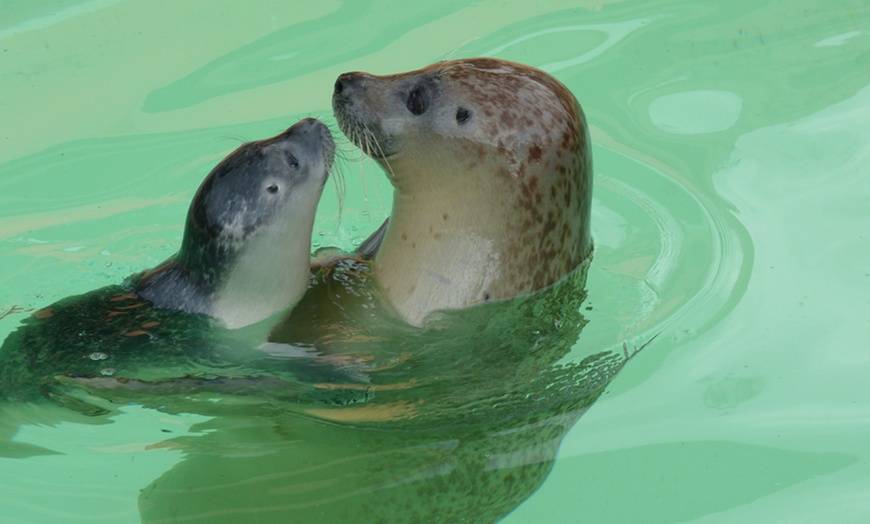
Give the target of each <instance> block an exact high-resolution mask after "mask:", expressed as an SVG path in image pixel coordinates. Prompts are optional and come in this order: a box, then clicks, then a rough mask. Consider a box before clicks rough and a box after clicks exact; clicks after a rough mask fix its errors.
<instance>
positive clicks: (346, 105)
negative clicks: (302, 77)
mask: <svg viewBox="0 0 870 524" xmlns="http://www.w3.org/2000/svg"><path fill="white" fill-rule="evenodd" d="M351 106H352V101H351V100H350V99H349V98H348V97H347V94H343V93H341V92H340V91H339V90H336V94H335V95H334V96H333V99H332V109H333V113H334V114H335V119H336V121H337V122H338V128H339V129H340V130H341V132H342V133H343V134H344V136H346V137H347V138H348V139H349V140H350V141H351V142H352V143H353V144H354V145H355V146H357V147H358V148H360V149H361V150H362V151H363V153H365V154H366V155H368V156H370V157H372V158H373V159H375V160H386V159H388V158H390V157H392V156H393V155H395V154H396V153H397V152H398V151H395V147H394V145H393V144H392V141H391V140H390V139H389V138H387V137H385V136H384V135H383V133H379V132H378V131H379V130H377V129H374V128H373V126H370V125H368V124H367V123H366V122H365V120H364V119H363V118H361V117H360V115H359V114H358V113H357V112H356V111H354V110H353V109H352V107H351Z"/></svg>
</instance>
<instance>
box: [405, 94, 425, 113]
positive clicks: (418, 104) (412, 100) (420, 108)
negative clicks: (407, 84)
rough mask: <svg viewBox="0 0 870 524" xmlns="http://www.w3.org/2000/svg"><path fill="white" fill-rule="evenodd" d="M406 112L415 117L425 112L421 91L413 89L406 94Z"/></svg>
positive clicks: (423, 96) (423, 97)
mask: <svg viewBox="0 0 870 524" xmlns="http://www.w3.org/2000/svg"><path fill="white" fill-rule="evenodd" d="M406 105H407V106H408V111H410V112H411V113H413V114H415V115H422V114H423V113H425V112H426V95H424V94H423V89H422V88H419V87H415V88H414V89H412V90H411V92H410V93H408V102H407V103H406Z"/></svg>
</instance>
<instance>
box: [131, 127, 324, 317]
mask: <svg viewBox="0 0 870 524" xmlns="http://www.w3.org/2000/svg"><path fill="white" fill-rule="evenodd" d="M333 152H334V145H333V142H332V136H331V135H330V133H329V130H328V129H327V128H326V126H324V125H323V124H322V123H321V122H320V121H318V120H315V119H310V118H309V119H305V120H303V121H301V122H299V123H297V124H296V125H294V126H293V127H291V128H290V129H288V130H287V131H285V132H284V133H282V134H280V135H278V136H276V137H274V138H271V139H268V140H261V141H258V142H250V143H248V144H245V145H243V146H242V147H240V148H239V149H238V150H236V151H235V152H234V153H233V154H232V155H230V156H229V157H227V158H226V159H225V160H224V161H223V162H221V163H220V164H218V166H217V167H215V169H214V170H212V172H211V173H210V174H209V175H208V177H207V178H206V179H205V180H204V181H203V183H202V185H201V186H200V188H199V191H197V193H196V196H195V197H194V199H193V202H192V203H191V205H190V211H189V213H188V216H187V225H186V227H185V230H184V240H183V241H182V245H181V249H180V250H179V252H178V254H176V255H175V256H174V257H172V258H170V259H169V260H167V261H166V262H164V263H163V264H162V265H160V266H158V267H157V268H155V269H154V270H152V271H150V272H148V273H147V274H146V275H144V276H143V278H142V280H141V281H140V283H139V286H138V290H137V292H138V293H139V295H141V296H143V297H145V298H147V299H148V300H150V301H151V302H153V303H154V304H156V305H158V306H162V307H168V308H173V309H180V310H183V311H188V312H193V313H205V314H208V315H211V316H213V317H216V318H218V319H220V320H222V321H223V322H224V324H225V325H226V326H227V327H230V328H235V327H240V326H245V325H248V324H251V323H254V322H257V321H259V320H263V319H265V318H267V317H268V316H270V315H271V314H273V313H276V312H278V311H280V310H282V309H285V308H286V307H288V306H290V305H292V304H293V303H294V302H295V301H296V300H298V299H299V297H301V296H302V294H303V293H304V292H305V288H306V286H307V285H308V278H309V277H308V275H309V265H308V261H309V252H310V249H311V229H312V226H313V223H314V212H315V209H316V207H317V202H318V200H319V199H320V193H321V191H322V189H323V184H324V182H325V181H326V178H327V174H328V170H329V168H330V166H331V165H332V156H333Z"/></svg>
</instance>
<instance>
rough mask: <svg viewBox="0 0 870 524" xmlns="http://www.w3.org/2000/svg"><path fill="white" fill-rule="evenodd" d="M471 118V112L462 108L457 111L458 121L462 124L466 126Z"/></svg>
mask: <svg viewBox="0 0 870 524" xmlns="http://www.w3.org/2000/svg"><path fill="white" fill-rule="evenodd" d="M470 118H471V111H469V110H468V109H465V108H464V107H460V108H459V109H457V110H456V121H457V122H458V123H460V124H464V123H466V122H468V119H470Z"/></svg>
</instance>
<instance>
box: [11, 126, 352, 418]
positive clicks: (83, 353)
mask: <svg viewBox="0 0 870 524" xmlns="http://www.w3.org/2000/svg"><path fill="white" fill-rule="evenodd" d="M334 151H335V145H334V143H333V140H332V135H331V134H330V132H329V130H328V129H327V128H326V126H325V125H323V123H321V122H319V121H317V120H314V119H305V120H302V121H300V122H298V123H297V124H295V125H293V126H292V127H290V128H289V129H287V130H286V131H284V132H283V133H281V134H279V135H278V136H275V137H273V138H269V139H266V140H260V141H255V142H249V143H246V144H244V145H242V146H241V147H239V148H238V149H236V150H235V151H234V152H232V153H231V154H230V155H229V156H227V157H226V158H225V159H224V160H222V161H221V162H220V163H219V164H218V165H217V166H216V167H215V168H214V169H213V170H212V171H211V172H210V173H209V174H208V176H207V177H206V178H205V179H204V180H203V182H202V184H201V185H200V187H199V189H198V190H197V192H196V194H195V196H194V198H193V200H192V202H191V204H190V208H189V210H188V214H187V221H186V224H185V228H184V235H183V238H182V243H181V246H180V249H179V251H178V252H177V253H176V254H175V255H173V256H172V257H170V258H169V259H167V260H166V261H165V262H163V263H162V264H160V265H159V266H157V267H156V268H154V269H151V270H149V271H145V272H143V273H139V274H136V275H133V276H131V277H130V278H128V279H126V280H125V281H124V282H123V283H121V284H115V285H110V286H106V287H104V288H100V289H96V290H93V291H91V292H88V293H85V294H82V295H76V296H70V297H67V298H64V299H62V300H60V301H58V302H56V303H54V304H51V305H50V306H48V307H45V308H43V309H41V310H39V311H36V312H35V313H34V314H33V315H32V316H31V317H29V318H27V319H25V320H24V321H23V322H22V325H21V326H19V327H18V328H17V329H16V330H15V331H14V332H12V333H11V334H10V335H9V337H7V338H6V340H5V341H4V342H3V346H2V347H0V397H3V396H5V397H7V398H16V399H29V398H36V397H38V396H48V397H51V398H54V399H55V400H58V401H60V402H62V403H65V404H69V403H72V404H71V407H74V408H75V409H77V410H80V411H84V412H90V410H91V409H93V408H92V406H89V405H82V404H81V403H78V402H76V401H75V396H74V395H72V396H70V395H67V394H66V393H63V392H62V390H64V387H63V386H64V381H63V379H64V378H68V379H71V380H73V382H75V381H82V380H83V379H86V378H89V377H110V378H112V379H115V378H117V379H118V381H126V380H128V379H132V378H140V377H146V378H161V377H162V376H163V374H165V373H169V374H170V377H179V376H184V375H185V373H199V372H201V371H202V370H203V369H205V367H204V366H206V367H207V366H214V365H215V363H216V362H218V361H219V360H220V359H221V355H222V354H227V355H234V354H236V353H238V351H237V349H238V348H243V349H250V347H251V342H250V341H249V338H253V337H255V336H259V333H258V331H259V330H261V328H262V327H264V326H266V324H267V322H260V321H263V320H266V319H268V318H271V317H273V316H276V315H278V314H280V313H284V312H285V311H287V310H288V309H290V308H292V307H293V306H294V304H296V303H297V301H298V300H299V299H300V298H301V297H302V295H303V294H304V293H305V290H306V288H307V286H308V281H309V278H310V277H309V274H310V266H309V257H310V251H311V233H312V226H313V223H314V217H315V211H316V207H317V204H318V201H319V199H320V195H321V193H322V190H323V186H324V184H325V182H326V180H327V178H328V176H329V170H330V169H331V166H332V160H333V154H334ZM253 324H256V325H255V326H252V328H251V330H238V329H236V328H242V327H245V326H248V325H253ZM215 326H224V327H227V328H231V329H229V330H220V329H213V328H214V327H215ZM268 327H271V326H268ZM246 337H247V338H246ZM237 340H238V341H237ZM255 343H257V342H255ZM239 344H242V345H241V346H240V345H239ZM121 383H122V382H117V384H121Z"/></svg>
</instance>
